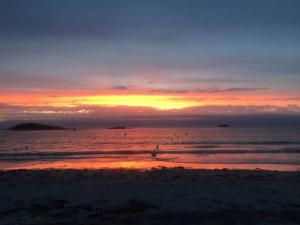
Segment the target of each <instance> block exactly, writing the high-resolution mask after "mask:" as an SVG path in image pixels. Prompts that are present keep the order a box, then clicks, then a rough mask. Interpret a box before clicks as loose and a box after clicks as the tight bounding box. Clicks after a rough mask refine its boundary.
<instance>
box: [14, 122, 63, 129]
mask: <svg viewBox="0 0 300 225" xmlns="http://www.w3.org/2000/svg"><path fill="white" fill-rule="evenodd" d="M8 130H15V131H29V130H68V129H67V128H64V127H58V126H50V125H44V124H39V123H22V124H18V125H16V126H13V127H10V128H9V129H8Z"/></svg>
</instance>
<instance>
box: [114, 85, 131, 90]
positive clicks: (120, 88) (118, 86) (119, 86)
mask: <svg viewBox="0 0 300 225" xmlns="http://www.w3.org/2000/svg"><path fill="white" fill-rule="evenodd" d="M111 90H128V87H127V86H126V85H117V86H112V87H111Z"/></svg>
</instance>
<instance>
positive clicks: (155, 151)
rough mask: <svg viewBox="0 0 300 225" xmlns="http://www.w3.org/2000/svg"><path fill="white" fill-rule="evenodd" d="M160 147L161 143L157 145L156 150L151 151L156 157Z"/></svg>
mask: <svg viewBox="0 0 300 225" xmlns="http://www.w3.org/2000/svg"><path fill="white" fill-rule="evenodd" d="M158 149H159V144H157V145H156V147H155V150H154V151H153V152H152V153H151V156H152V157H156V156H157V152H158Z"/></svg>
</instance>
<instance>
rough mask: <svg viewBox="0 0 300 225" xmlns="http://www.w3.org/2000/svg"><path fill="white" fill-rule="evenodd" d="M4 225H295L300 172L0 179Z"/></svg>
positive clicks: (86, 173)
mask: <svg viewBox="0 0 300 225" xmlns="http://www.w3.org/2000/svg"><path fill="white" fill-rule="evenodd" d="M0 190H1V192H0V221H1V223H0V224H1V225H9V224H18V225H19V224H24V225H25V224H26V225H27V224H28V225H29V224H30V225H35V224H43V225H48V224H61V225H69V224H70V225H71V224H72V225H74V224H82V225H83V224H84V225H92V224H228V225H232V224H278V225H279V224H280V225H282V224H300V191H299V190H300V173H299V172H274V171H262V170H253V171H246V170H189V169H183V168H173V169H167V168H159V169H151V170H146V171H143V170H128V169H127V170H126V169H120V170H116V169H114V170H112V169H107V170H105V169H102V170H54V169H53V170H15V171H1V172H0Z"/></svg>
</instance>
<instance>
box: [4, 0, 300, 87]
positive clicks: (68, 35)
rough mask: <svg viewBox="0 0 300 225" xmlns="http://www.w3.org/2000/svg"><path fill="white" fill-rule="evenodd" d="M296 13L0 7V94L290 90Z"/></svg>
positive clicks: (138, 4)
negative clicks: (151, 89)
mask: <svg viewBox="0 0 300 225" xmlns="http://www.w3.org/2000/svg"><path fill="white" fill-rule="evenodd" d="M299 9H300V1H298V0H285V1H283V0H264V1H261V0H252V1H246V0H245V1H242V0H227V1H223V0H201V1H200V0H0V81H2V82H1V84H0V88H1V89H3V88H5V89H11V90H15V89H20V90H21V89H23V90H25V89H28V88H30V89H31V88H34V89H37V88H38V89H43V88H44V89H47V88H48V89H51V88H52V89H53V90H56V89H61V88H66V89H74V88H76V89H93V90H94V89H97V88H102V86H101V85H103V86H105V87H112V88H111V89H115V90H126V88H125V86H124V84H126V85H127V86H129V87H130V88H132V87H133V86H139V87H140V88H141V89H147V88H148V89H149V85H151V87H155V88H157V89H159V90H161V92H163V89H170V90H173V92H181V93H184V92H189V91H190V90H194V89H195V87H198V86H199V88H200V89H204V90H206V89H207V88H209V87H212V86H215V87H220V90H218V91H219V92H220V91H221V90H223V91H225V90H227V91H228V89H229V88H230V87H232V86H237V87H248V86H249V87H251V88H253V89H254V90H255V89H259V88H260V87H269V88H271V89H272V90H273V89H274V87H276V88H278V91H281V89H280V88H282V87H285V88H286V87H288V89H293V90H299V81H300V80H299V79H300V76H299V74H300V66H299V63H298V62H299V60H300V42H299V39H300V13H299ZM149 81H150V82H149ZM153 82H155V83H153ZM201 85H202V86H201ZM123 86H124V87H123ZM127 88H128V87H127ZM130 88H129V89H130ZM174 90H175V91H174ZM176 90H177V91H176ZM178 90H179V91H178ZM186 90H187V91H186ZM231 91H232V90H231ZM236 91H237V90H236ZM238 91H242V90H238ZM244 91H252V90H244Z"/></svg>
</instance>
